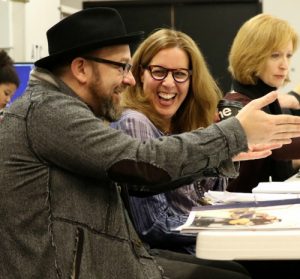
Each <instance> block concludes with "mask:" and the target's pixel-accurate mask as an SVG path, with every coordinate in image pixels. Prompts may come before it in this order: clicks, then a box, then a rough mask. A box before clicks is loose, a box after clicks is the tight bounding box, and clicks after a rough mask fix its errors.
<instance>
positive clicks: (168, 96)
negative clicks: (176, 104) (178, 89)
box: [158, 92, 176, 100]
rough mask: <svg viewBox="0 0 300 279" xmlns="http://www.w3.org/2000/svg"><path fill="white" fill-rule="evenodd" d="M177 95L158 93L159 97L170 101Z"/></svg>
mask: <svg viewBox="0 0 300 279" xmlns="http://www.w3.org/2000/svg"><path fill="white" fill-rule="evenodd" d="M175 95H176V94H174V93H162V92H160V93H158V96H159V97H161V98H163V99H166V100H170V99H172V98H174V97H175Z"/></svg>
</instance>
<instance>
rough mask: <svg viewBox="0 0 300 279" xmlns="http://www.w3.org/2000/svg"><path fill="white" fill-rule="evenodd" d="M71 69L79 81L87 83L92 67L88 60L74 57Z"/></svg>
mask: <svg viewBox="0 0 300 279" xmlns="http://www.w3.org/2000/svg"><path fill="white" fill-rule="evenodd" d="M71 71H72V74H73V76H74V77H75V78H76V79H77V80H78V82H79V83H86V82H87V80H88V76H89V75H90V74H91V73H90V71H91V70H90V67H87V61H86V60H85V59H83V58H81V57H77V58H75V59H73V61H72V63H71Z"/></svg>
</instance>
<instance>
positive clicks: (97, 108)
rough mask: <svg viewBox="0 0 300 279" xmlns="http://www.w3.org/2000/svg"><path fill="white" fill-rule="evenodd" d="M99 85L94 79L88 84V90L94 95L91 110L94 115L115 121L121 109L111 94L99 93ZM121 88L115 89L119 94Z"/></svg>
mask: <svg viewBox="0 0 300 279" xmlns="http://www.w3.org/2000/svg"><path fill="white" fill-rule="evenodd" d="M101 90H102V88H101V86H100V82H99V81H95V82H93V83H92V84H91V85H90V92H91V94H92V96H93V97H94V98H93V99H94V102H96V103H94V104H93V108H94V109H93V112H94V113H95V115H96V116H98V117H101V118H105V119H106V120H107V121H110V122H111V121H116V120H118V119H119V118H120V116H121V113H122V109H121V106H120V104H119V103H116V102H114V99H113V96H112V95H105V94H103V95H101V93H100V92H101ZM122 90H123V88H121V87H120V88H119V89H118V90H117V91H118V92H119V94H121V91H122Z"/></svg>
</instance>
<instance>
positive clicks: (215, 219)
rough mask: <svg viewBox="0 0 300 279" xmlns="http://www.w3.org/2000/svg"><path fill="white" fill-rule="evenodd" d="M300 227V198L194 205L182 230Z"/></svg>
mask: <svg viewBox="0 0 300 279" xmlns="http://www.w3.org/2000/svg"><path fill="white" fill-rule="evenodd" d="M281 229H299V230H300V199H299V198H297V199H287V200H271V201H258V202H245V203H241V204H226V205H213V206H202V207H194V208H193V209H192V210H191V212H190V214H189V218H188V219H187V221H186V223H185V224H184V225H182V226H180V227H178V228H177V230H180V231H181V232H182V233H197V232H198V231H200V230H223V231H224V230H252V231H253V230H281Z"/></svg>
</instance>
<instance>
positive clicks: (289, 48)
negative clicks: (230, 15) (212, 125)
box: [225, 14, 300, 192]
mask: <svg viewBox="0 0 300 279" xmlns="http://www.w3.org/2000/svg"><path fill="white" fill-rule="evenodd" d="M297 45H298V34H297V33H296V32H295V30H294V29H293V28H292V26H291V25H290V24H289V23H288V22H287V21H285V20H282V19H280V18H277V17H274V16H271V15H267V14H259V15H257V16H255V17H253V18H251V19H250V20H248V21H246V22H245V23H244V24H243V25H242V27H241V28H240V29H239V31H238V33H237V35H236V36H235V38H234V41H233V44H232V46H231V50H230V54H229V71H230V73H231V75H232V78H233V81H232V91H231V92H229V93H228V94H226V95H225V99H229V100H235V101H240V102H242V103H243V104H244V105H245V104H247V103H248V102H250V101H251V100H253V99H256V98H259V97H262V96H264V95H265V94H267V93H269V92H271V91H274V90H278V89H280V88H281V87H282V86H283V85H285V84H286V83H287V82H288V81H289V70H290V61H291V58H292V56H293V54H294V52H295V51H296V49H297ZM284 95H287V94H282V95H281V96H280V98H279V100H280V102H281V103H282V102H284V99H285V98H289V97H291V96H284ZM292 99H294V101H295V103H296V106H297V99H296V98H295V97H292ZM284 106H285V105H284ZM287 106H288V105H287ZM264 110H265V111H266V112H268V113H271V114H282V113H284V112H286V111H285V110H284V109H283V108H282V107H281V105H280V103H279V101H278V100H276V101H275V102H273V103H271V104H270V105H268V106H266V107H265V109H264ZM299 158H300V138H295V139H293V142H292V144H290V145H286V146H284V147H282V148H280V149H277V150H274V151H273V154H272V156H270V157H267V158H264V159H260V160H255V161H245V162H241V166H240V174H239V176H238V177H237V178H236V179H233V180H231V181H230V182H229V186H228V190H230V191H236V192H251V190H252V188H254V187H255V186H257V184H258V183H259V182H262V181H269V180H270V179H272V180H274V181H283V180H286V179H287V178H289V177H290V176H292V175H293V174H294V173H295V172H296V171H297V170H296V169H295V168H294V167H293V161H292V159H299Z"/></svg>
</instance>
